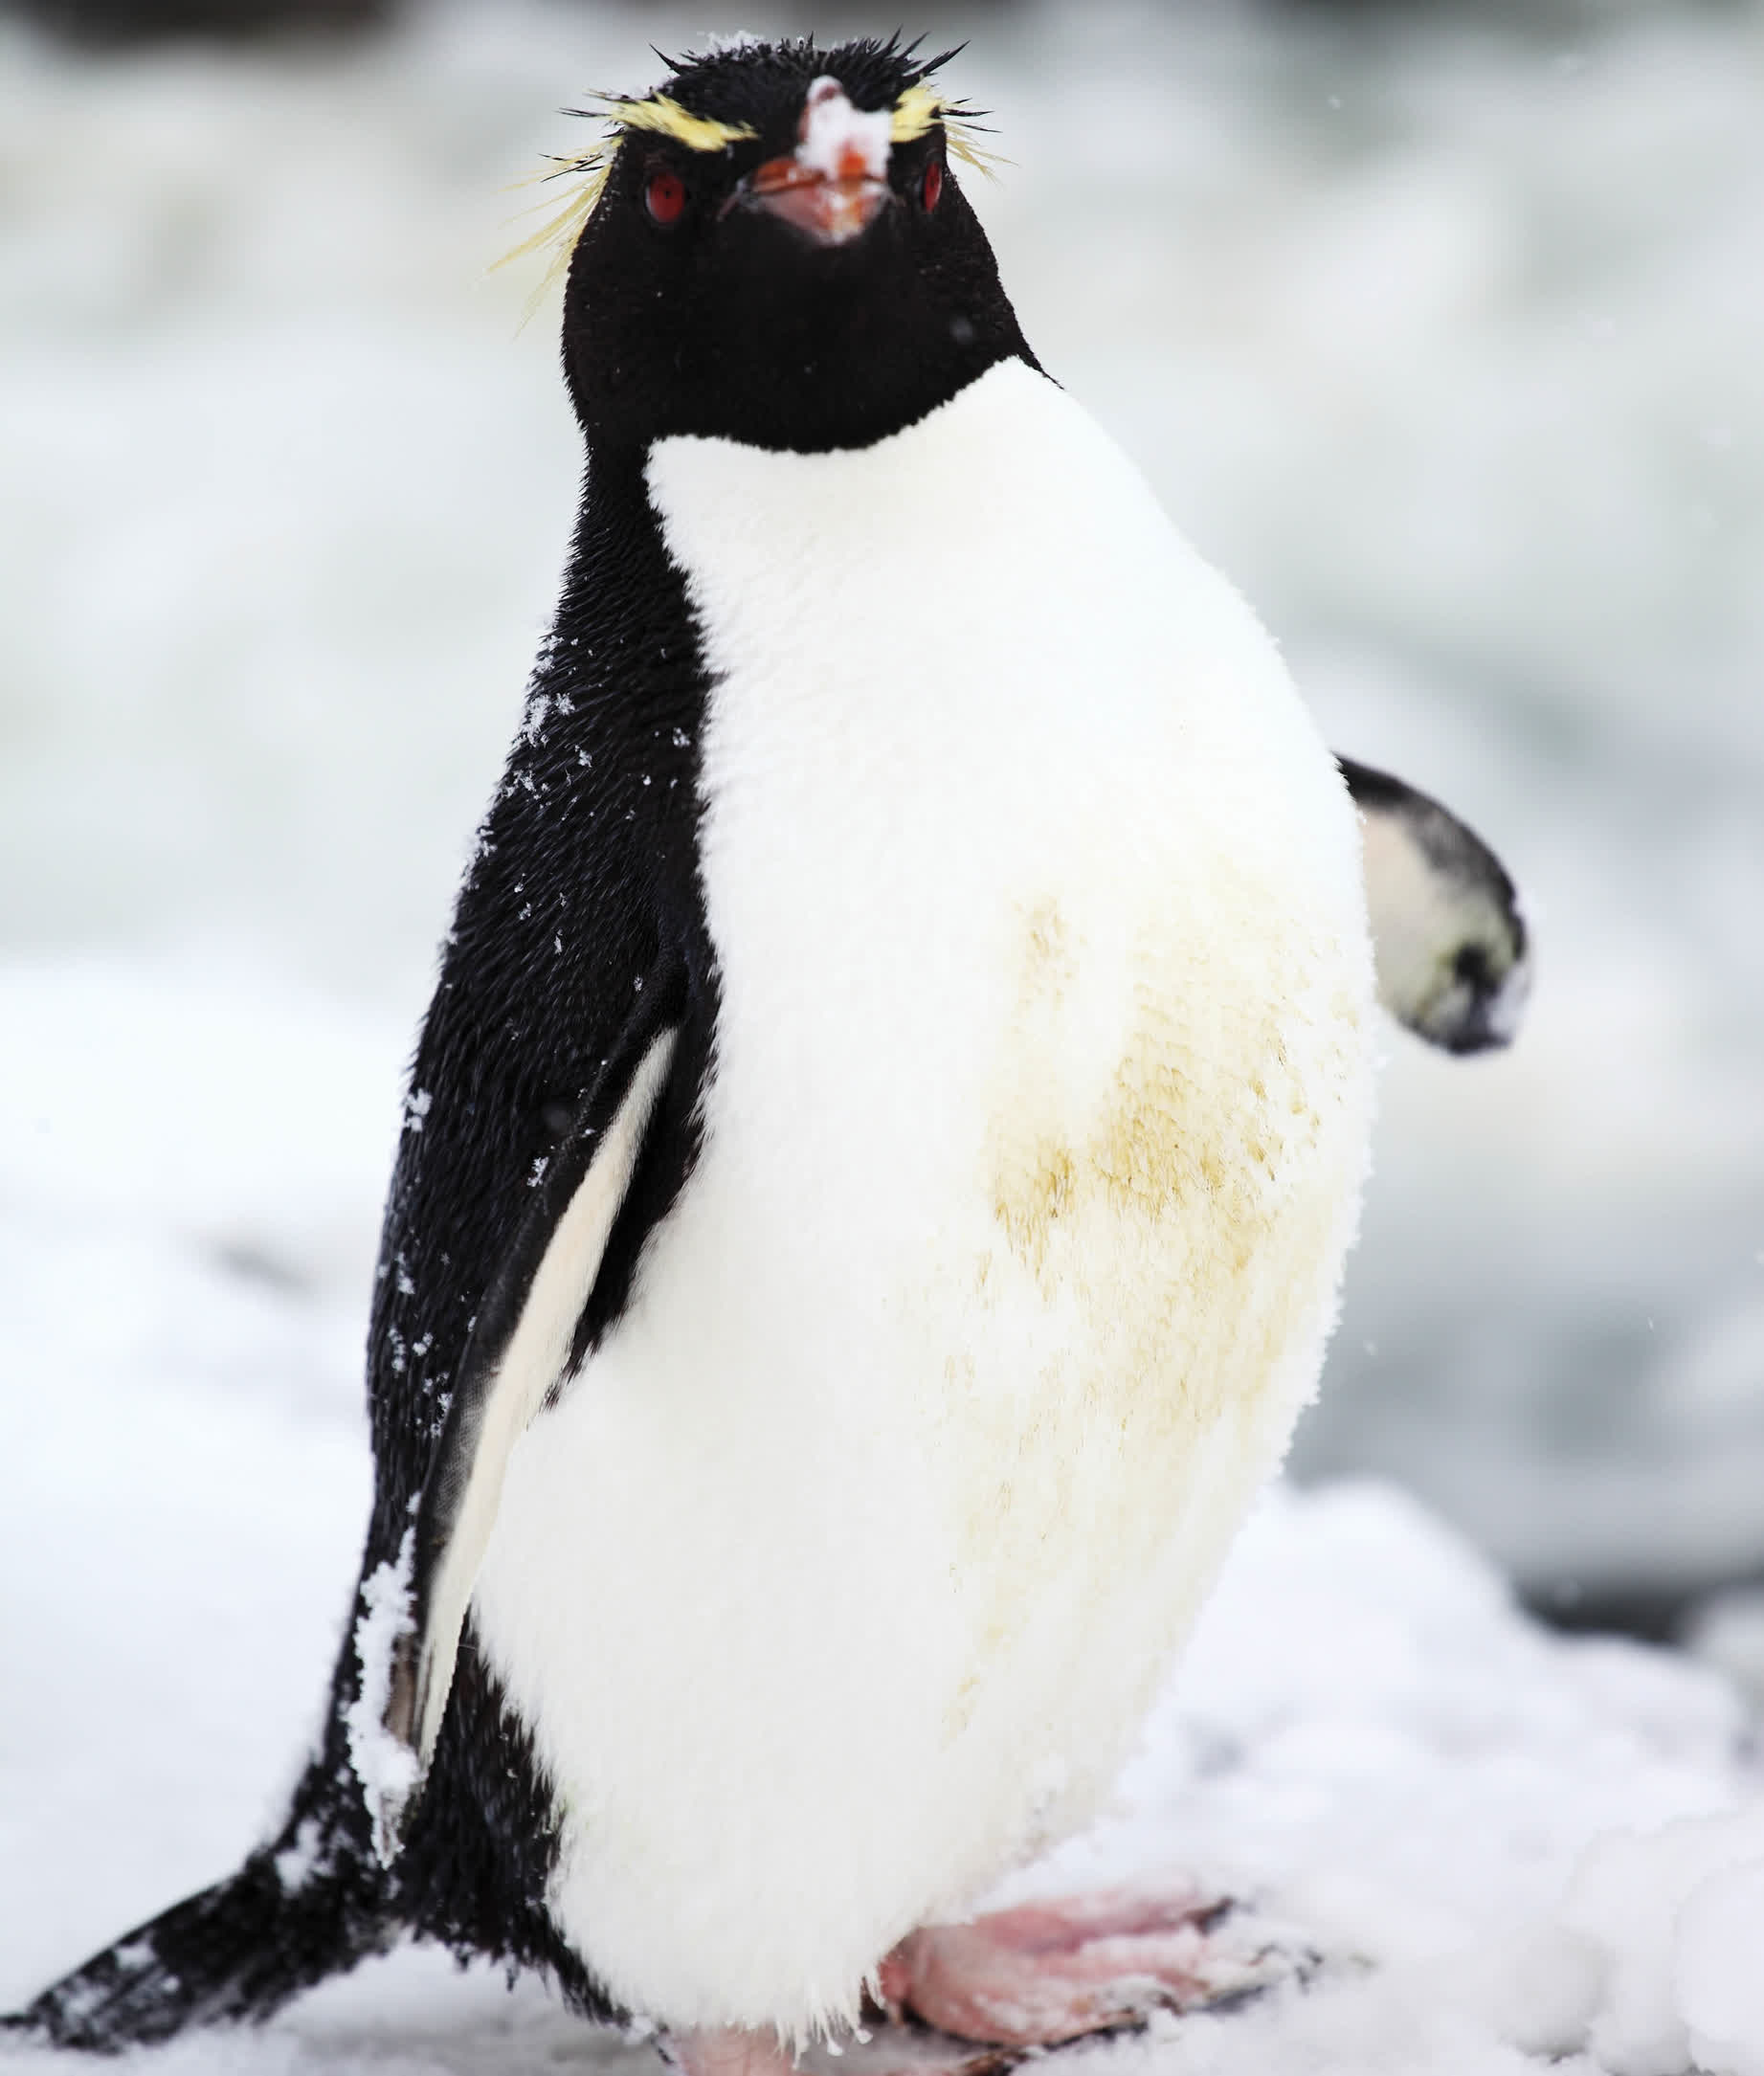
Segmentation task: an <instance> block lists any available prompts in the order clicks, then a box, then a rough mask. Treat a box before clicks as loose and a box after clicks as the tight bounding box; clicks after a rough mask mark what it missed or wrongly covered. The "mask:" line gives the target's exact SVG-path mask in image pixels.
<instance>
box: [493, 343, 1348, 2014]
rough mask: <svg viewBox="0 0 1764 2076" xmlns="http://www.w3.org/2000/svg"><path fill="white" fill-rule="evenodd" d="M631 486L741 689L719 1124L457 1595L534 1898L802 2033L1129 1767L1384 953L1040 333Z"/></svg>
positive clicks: (1243, 1483)
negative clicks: (539, 1779) (907, 1938)
mask: <svg viewBox="0 0 1764 2076" xmlns="http://www.w3.org/2000/svg"><path fill="white" fill-rule="evenodd" d="M651 486H652V495H653V496H654V498H655V501H656V503H657V507H658V509H659V512H660V513H661V515H662V519H663V523H664V529H665V531H666V535H667V539H668V543H669V547H670V549H671V550H672V552H673V553H674V555H675V556H676V558H677V559H678V560H679V561H680V563H681V566H682V567H683V568H684V569H685V570H686V571H687V573H688V577H689V579H690V582H691V586H692V591H693V596H694V601H695V604H696V605H697V607H698V610H699V612H700V614H701V618H702V623H703V634H704V638H705V644H706V650H707V654H708V658H709V660H710V664H711V667H712V670H713V672H714V673H716V674H717V675H718V678H719V682H718V684H717V689H716V691H715V693H714V695H713V700H712V706H711V712H710V715H709V717H708V722H707V726H706V731H705V737H704V742H703V769H704V788H705V796H706V805H705V819H704V824H703V881H704V889H705V899H706V907H707V912H708V917H709V923H710V928H711V933H712V936H713V939H714V941H715V944H716V947H717V950H718V955H719V960H720V963H721V973H722V991H723V992H722V1003H721V1011H720V1018H719V1025H718V1040H717V1056H716V1064H715V1073H714V1080H713V1083H712V1085H711V1087H710V1089H709V1091H708V1094H707V1097H706V1102H705V1111H704V1123H705V1130H704V1140H703V1155H702V1158H701V1160H700V1164H699V1167H698V1170H697V1172H696V1173H695V1174H694V1176H693V1177H692V1179H691V1181H690V1183H689V1184H688V1186H687V1189H686V1191H685V1193H684V1194H683V1195H682V1198H681V1202H680V1203H679V1205H678V1206H677V1208H676V1210H675V1211H674V1213H673V1215H672V1216H671V1217H670V1218H669V1219H668V1220H667V1221H666V1223H665V1225H664V1226H663V1227H662V1228H661V1229H660V1230H659V1232H658V1233H657V1234H656V1236H655V1237H654V1239H653V1240H652V1242H651V1245H650V1248H649V1251H648V1254H647V1256H646V1259H645V1263H644V1266H643V1270H642V1274H641V1278H640V1283H639V1287H638V1291H637V1296H636V1302H635V1304H634V1306H633V1307H632V1309H631V1311H630V1312H629V1314H628V1315H627V1316H626V1317H625V1318H624V1319H623V1320H622V1321H621V1322H620V1324H619V1326H618V1327H617V1328H616V1330H615V1331H614V1333H613V1334H612V1335H611V1336H610V1337H609V1339H608V1341H607V1343H606V1344H605V1346H604V1347H603V1348H602V1349H601V1351H599V1352H598V1353H597V1354H596V1355H595V1357H594V1358H593V1360H592V1364H591V1365H590V1367H589V1368H588V1370H587V1371H586V1372H585V1373H583V1375H582V1376H581V1377H580V1378H579V1379H578V1380H577V1381H576V1382H575V1383H574V1384H573V1385H572V1386H571V1388H570V1389H569V1393H568V1395H566V1397H565V1398H564V1401H563V1403H562V1404H561V1405H560V1406H558V1407H557V1408H556V1409H555V1410H554V1411H552V1412H550V1413H547V1414H545V1415H543V1416H542V1417H540V1418H539V1419H538V1420H537V1421H536V1422H535V1423H534V1425H533V1427H532V1428H531V1429H530V1431H529V1432H528V1434H527V1435H526V1437H525V1440H524V1441H523V1442H522V1443H521V1444H520V1445H519V1447H518V1448H517V1450H516V1452H515V1455H514V1458H513V1460H512V1462H511V1463H510V1467H509V1475H508V1480H507V1484H506V1487H505V1490H504V1494H503V1499H502V1508H501V1513H500V1516H499V1520H498V1525H497V1528H496V1531H495V1534H494V1536H493V1538H492V1541H491V1544H490V1548H489V1551H488V1553H487V1556H486V1559H485V1563H484V1566H483V1569H482V1572H481V1574H480V1580H479V1585H478V1590H477V1595H476V1598H475V1601H474V1610H473V1613H474V1621H475V1624H476V1627H477V1630H478V1633H479V1635H480V1639H481V1641H482V1643H483V1645H484V1647H485V1649H486V1651H487V1653H488V1655H489V1658H490V1660H491V1662H492V1663H493V1664H494V1665H495V1667H496V1669H497V1671H498V1673H499V1674H500V1676H501V1677H502V1680H503V1681H504V1683H505V1684H506V1686H507V1689H508V1691H509V1693H510V1696H511V1697H512V1699H513V1701H514V1703H515V1704H516V1706H517V1707H518V1708H520V1710H521V1712H522V1714H523V1715H524V1716H525V1719H526V1721H527V1722H528V1723H529V1724H530V1725H531V1726H532V1727H533V1730H534V1734H535V1737H536V1740H537V1746H538V1751H539V1754H540V1756H541V1758H542V1760H543V1762H544V1764H545V1765H546V1767H547V1770H548V1772H549V1775H550V1777H551V1779H552V1782H553V1785H554V1787H555V1789H556V1791H557V1794H558V1797H559V1802H560V1807H561V1809H562V1812H563V1820H564V1839H563V1849H562V1854H561V1858H560V1863H559V1870H558V1874H557V1878H556V1881H555V1884H554V1888H553V1893H552V1898H551V1903H552V1909H553V1911H554V1914H555V1915H556V1917H557V1919H558V1921H559V1923H560V1925H561V1926H562V1928H563V1930H564V1931H565V1933H566V1935H567V1936H568V1937H569V1939H570V1940H571V1942H572V1943H573V1944H574V1945H575V1946H576V1947H577V1948H578V1949H579V1950H580V1951H581V1952H582V1953H584V1954H585V1955H586V1956H587V1957H588V1958H589V1959H590V1961H591V1962H592V1965H593V1966H594V1968H595V1969H596V1970H597V1971H598V1972H599V1973H600V1974H601V1975H602V1976H603V1977H604V1978H605V1979H606V1980H607V1982H608V1983H609V1985H610V1987H611V1988H612V1989H613V1990H614V1993H615V1994H617V1995H618V1996H620V1997H621V1998H625V1999H626V2000H628V2001H629V2002H630V2003H631V2004H633V2005H634V2006H635V2007H636V2008H638V2009H641V2010H644V2011H647V2012H649V2013H651V2014H652V2015H654V2016H656V2017H658V2018H659V2019H662V2020H666V2021H669V2022H671V2023H675V2024H682V2025H683V2024H707V2023H730V2022H737V2023H748V2024H756V2023H761V2022H766V2021H770V2022H774V2023H777V2024H779V2025H780V2026H781V2027H783V2028H784V2029H785V2030H786V2031H787V2032H798V2033H800V2032H802V2031H805V2030H808V2029H811V2028H813V2027H814V2026H815V2025H816V2024H817V2023H820V2022H823V2021H825V2020H829V2019H834V2018H837V2017H839V2016H842V2015H849V2014H850V2013H851V2012H852V2010H853V2007H854V2003H855V1999H856V1997H857V1994H858V1991H859V1987H860V1982H861V1980H862V1977H863V1976H864V1974H865V1972H866V1970H868V1969H869V1968H871V1967H872V1966H873V1965H874V1964H875V1962H876V1961H877V1960H878V1959H879V1958H880V1957H881V1955H882V1953H883V1952H884V1951H885V1950H886V1949H887V1947H888V1946H889V1945H891V1944H892V1943H893V1942H894V1941H895V1940H896V1939H898V1938H899V1937H901V1936H902V1935H903V1934H904V1932H905V1931H908V1930H910V1929H911V1927H912V1926H913V1925H914V1924H916V1923H918V1922H921V1921H923V1920H924V1919H925V1918H927V1916H929V1915H932V1914H934V1913H947V1912H949V1911H950V1910H954V1909H960V1907H961V1906H962V1904H963V1902H964V1900H965V1899H966V1898H968V1897H969V1896H971V1895H972V1894H973V1893H974V1892H976V1891H977V1889H978V1888H980V1887H981V1886H984V1885H986V1884H988V1883H989V1882H990V1881H992V1880H993V1879H994V1877H995V1876H996V1875H997V1874H998V1873H999V1872H1000V1871H1002V1869H1003V1867H1004V1866H1005V1865H1006V1864H1009V1863H1010V1861H1011V1860H1012V1859H1013V1858H1014V1857H1016V1856H1017V1855H1019V1854H1021V1853H1023V1852H1024V1851H1026V1850H1029V1849H1031V1848H1032V1847H1033V1846H1035V1845H1036V1844H1037V1843H1038V1842H1042V1840H1043V1839H1044V1838H1045V1837H1047V1836H1049V1835H1056V1834H1058V1833H1059V1832H1060V1831H1061V1830H1062V1829H1065V1828H1068V1827H1069V1826H1070V1825H1071V1824H1072V1823H1074V1822H1076V1821H1080V1820H1082V1819H1083V1817H1084V1815H1085V1814H1086V1813H1087V1812H1088V1810H1089V1809H1090V1808H1091V1807H1093V1806H1094V1803H1095V1800H1096V1797H1098V1796H1099V1795H1100V1794H1101V1793H1102V1792H1103V1791H1104V1790H1105V1788H1106V1785H1107V1783H1108V1780H1109V1778H1110V1777H1111V1775H1112V1773H1113V1771H1114V1769H1115V1768H1116V1766H1117V1765H1118V1763H1119V1761H1120V1760H1121V1758H1122V1756H1123V1755H1124V1752H1125V1750H1126V1748H1127V1746H1128V1743H1129V1742H1130V1740H1131V1737H1132V1735H1133V1732H1134V1730H1136V1728H1137V1726H1138V1723H1139V1721H1140V1719H1141V1717H1142V1715H1143V1712H1144V1710H1145V1708H1146V1707H1147V1706H1148V1704H1149V1702H1150V1698H1151V1696H1152V1694H1153V1692H1154V1689H1155V1687H1156V1685H1157V1683H1158V1681H1159V1679H1160V1678H1161V1676H1162V1675H1163V1673H1164V1672H1165V1671H1166V1670H1167V1668H1168V1666H1169V1663H1170V1662H1171V1658H1172V1653H1173V1651H1174V1650H1175V1648H1176V1646H1177V1645H1178V1643H1179V1642H1180V1641H1181V1639H1182V1636H1183V1634H1184V1632H1185V1630H1186V1629H1187V1627H1188V1625H1189V1623H1190V1621H1191V1620H1192V1618H1193V1616H1194V1614H1195V1610H1196V1607H1197V1604H1198V1602H1199V1599H1200V1597H1201V1596H1203V1594H1204V1593H1205V1591H1206V1588H1207V1586H1208V1584H1209V1583H1210V1581H1211V1578H1212V1575H1213V1574H1214V1571H1215V1570H1216V1568H1217V1563H1218V1561H1219V1559H1220V1557H1221V1556H1222V1554H1223V1551H1224V1548H1225V1546H1226V1543H1227V1541H1228V1540H1229V1538H1230V1536H1231V1534H1232V1532H1233V1530H1234V1529H1235V1528H1236V1526H1237V1524H1238V1522H1239V1519H1240V1518H1241V1515H1242V1512H1243V1510H1244V1508H1245V1507H1246V1506H1247V1504H1248V1502H1249V1499H1250V1497H1251V1495H1252V1493H1253V1492H1254V1490H1255V1488H1256V1486H1257V1485H1258V1484H1259V1483H1260V1482H1261V1481H1262V1478H1263V1477H1264V1476H1265V1475H1266V1473H1267V1472H1268V1471H1269V1469H1270V1468H1271V1467H1272V1466H1273V1464H1274V1463H1275V1462H1276V1461H1277V1460H1278V1458H1279V1456H1280V1453H1281V1451H1282V1450H1283V1449H1284V1445H1285V1441H1286V1439H1287V1436H1288V1433H1289V1431H1290V1427H1291V1423H1292V1421H1293V1419H1294V1417H1296V1415H1297V1413H1298V1410H1299V1408H1300V1406H1301V1405H1302V1404H1303V1402H1304V1400H1305V1399H1306V1396H1307V1395H1308V1394H1309V1392H1310V1390H1311V1388H1312V1386H1313V1384H1314V1381H1315V1377H1316V1372H1317V1368H1318V1365H1319V1362H1320V1360H1321V1355H1322V1349H1323V1342H1324V1337H1325V1335H1326V1333H1327V1330H1328V1328H1329V1322H1330V1319H1331V1316H1332V1308H1333V1303H1334V1291H1335V1285H1336V1280H1337V1277H1338V1274H1339V1270H1340V1265H1341V1259H1342V1255H1343V1253H1344V1251H1345V1248H1346V1246H1347V1243H1348V1240H1349V1238H1350V1236H1351V1227H1352V1220H1353V1213H1354V1207H1355V1203H1356V1200H1357V1194H1358V1187H1359V1182H1360V1178H1361V1173H1362V1170H1363V1166H1364V1160H1365V1143H1366V1131H1367V1122H1368V1108H1369V1073H1368V1065H1367V1047H1368V1038H1367V1028H1368V1017H1369V1004H1370V1002H1371V986H1372V983H1371V962H1370V952H1369V948H1368V945H1367V942H1366V931H1365V918H1364V907H1363V901H1362V897H1361V892H1360V880H1359V854H1358V839H1357V833H1356V830H1355V826H1354V821H1353V816H1352V813H1351V806H1350V804H1349V802H1348V799H1347V797H1346V794H1345V792H1343V790H1342V788H1341V786H1340V783H1339V780H1338V778H1337V776H1336V773H1335V771H1334V768H1333V765H1332V763H1331V762H1330V760H1329V757H1328V755H1327V753H1326V751H1325V750H1324V748H1323V747H1322V745H1321V744H1320V743H1319V742H1318V740H1317V739H1316V737H1315V734H1314V732H1313V730H1312V729H1311V726H1310V724H1309V722H1308V721H1307V719H1306V716H1305V715H1304V713H1303V711H1302V709H1301V708H1300V707H1299V705H1298V703H1297V701H1296V698H1295V695H1294V694H1293V692H1292V689H1291V687H1290V684H1289V683H1288V681H1287V680H1286V676H1285V673H1284V670H1283V668H1282V666H1281V665H1280V663H1279V660H1278V659H1277V658H1276V656H1275V654H1274V652H1273V649H1272V647H1271V645H1270V644H1269V643H1268V642H1267V640H1266V638H1265V637H1264V636H1262V634H1261V633H1260V631H1259V630H1258V629H1257V628H1256V626H1255V624H1254V622H1253V620H1252V619H1251V618H1250V616H1249V614H1248V613H1247V612H1246V610H1245V609H1244V608H1243V606H1242V605H1241V603H1240V602H1239V600H1238V599H1237V597H1236V596H1235V594H1234V593H1232V592H1230V590H1229V589H1228V587H1226V586H1225V585H1224V584H1223V583H1222V582H1221V580H1220V579H1218V578H1217V576H1215V575H1214V574H1213V573H1212V572H1211V571H1209V570H1208V569H1205V568H1204V566H1202V565H1201V564H1200V563H1199V562H1198V561H1197V560H1196V559H1195V557H1194V555H1193V554H1192V552H1191V551H1190V550H1189V549H1187V548H1186V547H1184V546H1183V544H1182V543H1181V542H1180V540H1179V539H1178V538H1177V537H1176V536H1175V535H1174V534H1173V532H1172V529H1171V528H1170V526H1169V524H1168V522H1167V521H1166V520H1164V518H1163V517H1162V515H1161V514H1160V513H1159V512H1158V510H1157V507H1156V506H1155V504H1154V503H1153V502H1152V501H1151V499H1150V493H1149V492H1148V491H1147V490H1146V488H1145V486H1144V485H1143V483H1142V482H1141V481H1140V480H1139V479H1138V477H1137V476H1136V475H1135V473H1134V472H1133V471H1132V469H1131V468H1130V467H1129V466H1128V463H1127V462H1126V461H1125V460H1123V458H1121V457H1120V456H1119V454H1118V453H1117V452H1116V451H1115V450H1114V449H1113V448H1112V447H1111V446H1110V445H1109V443H1108V442H1107V441H1106V440H1105V438H1104V437H1103V435H1101V434H1100V433H1099V432H1098V431H1097V430H1096V428H1095V427H1094V426H1093V425H1092V424H1091V423H1090V421H1089V420H1088V419H1087V418H1085V417H1084V415H1083V413H1081V412H1080V411H1079V410H1078V409H1077V407H1076V406H1074V405H1073V404H1072V403H1071V402H1070V401H1069V400H1068V399H1067V398H1066V397H1065V396H1064V395H1063V394H1062V393H1061V391H1058V390H1056V389H1055V388H1054V387H1053V386H1052V385H1051V384H1049V383H1047V382H1046V381H1045V380H1043V379H1042V378H1041V377H1040V376H1038V375H1036V374H1034V373H1032V372H1031V371H1030V370H1028V369H1026V368H1022V367H1021V366H1019V365H1016V364H1009V365H1006V366H1003V367H1000V368H994V370H993V371H992V372H991V373H990V374H989V375H987V376H986V377H985V378H984V379H983V380H982V381H980V382H978V383H976V384H975V385H974V386H973V387H972V388H971V390H969V391H966V392H965V393H964V394H963V395H962V396H960V397H958V398H957V399H956V400H955V401H954V403H952V404H951V405H949V406H948V407H946V408H945V410H943V411H942V412H940V413H936V414H935V415H934V416H933V417H932V418H931V419H928V420H927V421H925V422H924V423H923V424H921V425H920V426H917V427H915V428H913V429H911V430H909V431H908V432H907V433H905V434H904V435H900V436H899V437H897V438H896V439H894V440H891V441H889V442H887V443H885V444H884V445H883V446H881V447H878V448H874V449H870V450H866V451H864V452H861V453H855V454H841V455H832V456H821V457H813V458H810V457H802V456H791V455H776V454H765V453H760V452H757V451H755V450H751V449H744V448H739V447H735V446H732V445H730V444H727V443H725V442H718V441H703V440H676V441H670V442H668V443H666V444H665V445H664V446H663V447H662V448H661V449H659V452H658V454H657V456H656V458H654V460H653V462H652V467H651ZM1006 544H1008V550H1007V547H1006ZM830 568H831V569H833V571H834V574H833V575H832V577H831V578H829V577H828V576H827V575H826V574H825V572H826V571H827V570H828V569H830ZM811 572H813V575H811ZM781 630H782V634H781Z"/></svg>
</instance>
